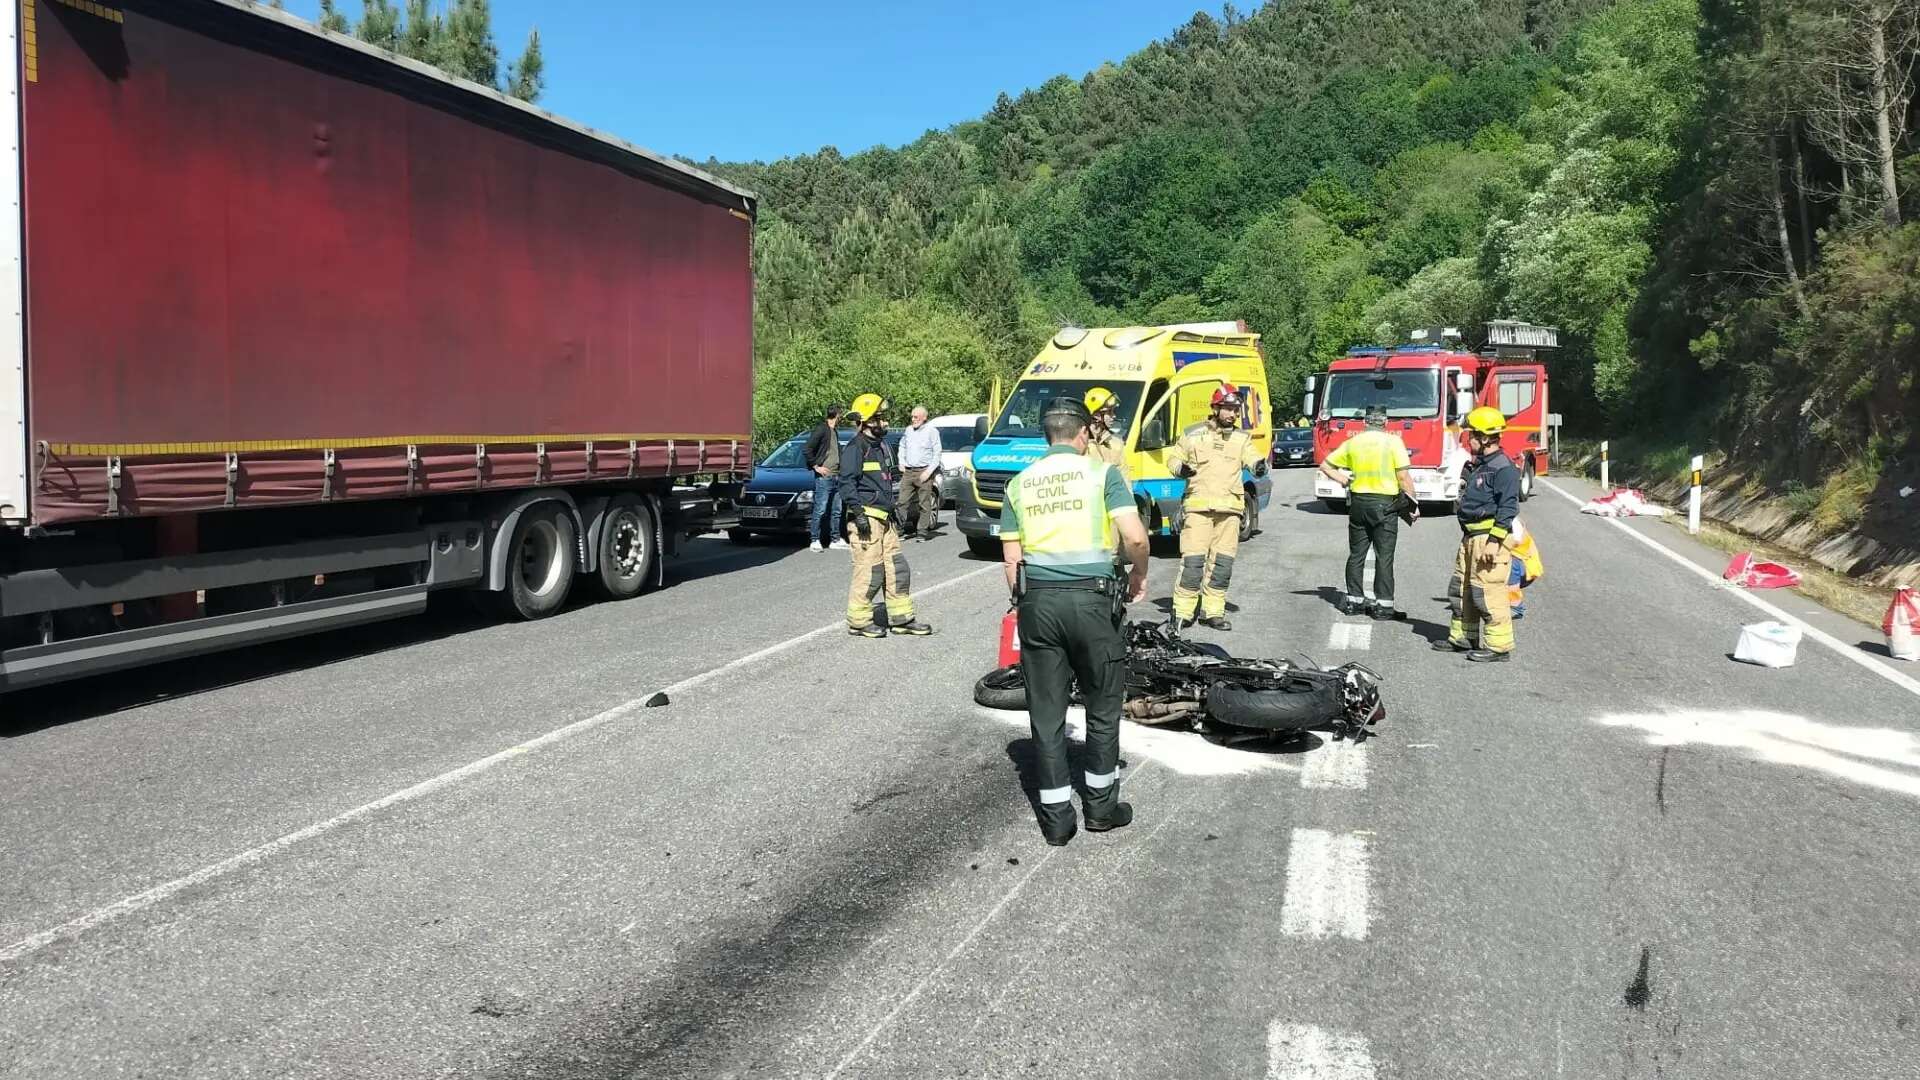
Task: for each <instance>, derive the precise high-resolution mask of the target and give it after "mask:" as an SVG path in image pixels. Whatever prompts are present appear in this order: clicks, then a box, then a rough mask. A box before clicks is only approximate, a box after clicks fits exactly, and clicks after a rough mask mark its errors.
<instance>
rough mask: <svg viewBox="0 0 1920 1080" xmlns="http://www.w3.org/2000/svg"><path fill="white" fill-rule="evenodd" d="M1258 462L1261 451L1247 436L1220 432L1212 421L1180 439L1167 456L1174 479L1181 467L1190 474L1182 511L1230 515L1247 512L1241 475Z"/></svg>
mask: <svg viewBox="0 0 1920 1080" xmlns="http://www.w3.org/2000/svg"><path fill="white" fill-rule="evenodd" d="M1260 462H1261V453H1260V448H1259V447H1257V446H1255V445H1253V436H1252V435H1251V434H1250V433H1248V432H1245V431H1242V430H1240V429H1239V428H1228V429H1226V430H1224V431H1223V430H1221V429H1220V428H1219V427H1218V426H1216V425H1215V424H1213V423H1212V422H1211V421H1209V422H1207V423H1205V424H1200V425H1196V426H1195V427H1194V428H1193V429H1192V430H1191V431H1188V432H1187V433H1186V434H1185V435H1183V436H1181V437H1180V441H1179V442H1177V443H1175V444H1174V445H1173V452H1172V453H1170V454H1168V455H1167V469H1168V470H1169V471H1170V472H1172V473H1173V474H1174V475H1175V476H1179V475H1180V472H1181V466H1182V465H1185V466H1187V467H1188V468H1190V469H1192V470H1193V475H1192V476H1190V477H1188V478H1187V496H1186V499H1185V500H1184V501H1183V503H1182V507H1181V508H1182V509H1183V510H1224V511H1226V512H1227V513H1230V514H1238V513H1242V512H1244V511H1245V509H1246V497H1245V496H1244V495H1243V494H1242V493H1243V492H1244V491H1245V490H1246V489H1245V487H1244V485H1242V484H1241V482H1240V471H1241V470H1242V469H1251V468H1253V467H1254V466H1256V465H1258V464H1260Z"/></svg>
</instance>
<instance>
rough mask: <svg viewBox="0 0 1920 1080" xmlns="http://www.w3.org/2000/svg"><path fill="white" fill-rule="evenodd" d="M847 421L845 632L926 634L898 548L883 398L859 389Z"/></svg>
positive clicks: (843, 454) (843, 469)
mask: <svg viewBox="0 0 1920 1080" xmlns="http://www.w3.org/2000/svg"><path fill="white" fill-rule="evenodd" d="M847 422H848V423H850V424H852V425H854V436H853V438H852V439H850V440H848V442H847V445H846V447H845V448H844V449H842V450H841V451H840V499H841V502H842V503H843V504H844V505H845V507H846V513H847V541H848V542H849V543H851V544H852V545H853V581H852V582H851V583H850V584H848V586H847V633H849V634H852V635H854V636H855V637H864V638H882V637H886V636H887V633H888V631H892V632H893V633H896V634H907V635H910V636H914V637H925V636H926V635H928V634H931V633H933V627H931V626H928V625H927V624H926V623H923V622H921V621H920V620H918V619H916V618H914V617H913V583H912V582H913V578H912V572H911V571H910V570H909V569H908V568H907V558H906V556H905V555H902V554H901V553H900V529H899V526H898V525H896V524H895V522H894V518H895V516H896V513H895V509H894V504H893V460H892V455H891V454H889V453H888V452H887V443H886V435H887V401H886V399H885V398H883V397H881V396H880V395H879V394H861V395H860V396H859V397H857V398H855V399H853V408H852V409H851V410H850V411H849V412H848V413H847ZM882 593H884V594H885V596H886V605H885V606H884V607H882V606H881V602H880V601H881V595H882Z"/></svg>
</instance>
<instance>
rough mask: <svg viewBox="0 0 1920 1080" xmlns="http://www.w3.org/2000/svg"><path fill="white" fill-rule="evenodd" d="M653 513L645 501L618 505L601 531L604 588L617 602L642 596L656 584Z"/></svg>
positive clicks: (601, 577) (600, 553) (601, 581)
mask: <svg viewBox="0 0 1920 1080" xmlns="http://www.w3.org/2000/svg"><path fill="white" fill-rule="evenodd" d="M655 539H656V536H655V533H654V528H653V509H652V508H651V507H649V506H648V505H647V504H646V503H645V502H644V501H641V500H639V499H635V500H633V501H631V502H617V503H615V504H613V506H612V507H610V508H608V510H607V520H606V523H605V524H604V525H603V526H602V527H601V529H600V551H599V557H598V558H597V559H596V560H595V562H596V563H597V564H598V565H599V567H600V588H601V589H602V591H604V592H605V593H606V594H607V595H608V596H609V597H611V598H613V599H615V600H626V599H630V598H632V597H635V596H639V595H640V594H641V593H642V592H643V591H645V590H646V587H647V584H648V582H650V581H652V580H653V574H654V565H653V564H654V560H655V559H658V558H659V557H660V553H659V552H658V551H656V550H654V549H655V546H656V545H655V543H654V541H655Z"/></svg>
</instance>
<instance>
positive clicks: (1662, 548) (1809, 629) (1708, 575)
mask: <svg viewBox="0 0 1920 1080" xmlns="http://www.w3.org/2000/svg"><path fill="white" fill-rule="evenodd" d="M1540 483H1542V484H1544V485H1546V487H1547V488H1548V490H1551V491H1554V492H1558V493H1559V495H1560V497H1561V498H1563V499H1565V500H1567V501H1568V502H1570V503H1572V504H1574V505H1575V506H1581V505H1584V504H1583V503H1582V502H1581V500H1580V499H1579V498H1577V497H1575V496H1574V495H1573V494H1572V493H1571V492H1569V491H1567V490H1566V489H1564V488H1562V487H1561V486H1560V485H1558V484H1555V483H1554V482H1553V481H1551V480H1542V481H1540ZM1600 520H1602V521H1604V522H1606V523H1607V524H1609V525H1612V526H1613V527H1614V528H1616V529H1619V530H1620V531H1621V532H1624V533H1626V534H1627V535H1628V536H1631V537H1633V538H1634V539H1635V540H1638V541H1640V542H1641V543H1643V544H1645V545H1647V546H1648V547H1650V548H1652V549H1653V550H1655V551H1657V552H1659V553H1660V554H1662V555H1665V556H1666V557H1667V558H1669V559H1672V560H1673V561H1674V562H1676V563H1679V564H1680V565H1681V566H1682V567H1685V568H1686V569H1688V570H1691V571H1693V572H1694V573H1695V574H1696V575H1698V576H1700V577H1702V578H1704V579H1706V581H1707V583H1708V584H1711V585H1713V586H1714V587H1715V588H1719V589H1721V590H1722V591H1723V592H1725V593H1727V594H1728V595H1730V596H1737V597H1739V598H1740V599H1742V600H1745V601H1746V602H1747V603H1749V604H1752V605H1753V606H1754V607H1757V608H1759V609H1760V610H1761V611H1764V612H1766V613H1767V614H1769V615H1771V616H1773V617H1774V618H1776V619H1779V620H1780V621H1781V622H1783V623H1786V624H1787V625H1788V626H1796V627H1799V628H1800V632H1801V633H1803V634H1805V635H1806V636H1808V637H1810V638H1812V639H1813V640H1815V641H1817V642H1819V643H1820V644H1822V645H1825V646H1826V647H1827V648H1829V649H1832V650H1833V651H1834V652H1837V653H1839V654H1840V655H1841V656H1844V657H1846V658H1847V659H1848V660H1851V661H1853V662H1854V663H1856V664H1859V665H1860V666H1861V667H1863V668H1866V669H1867V670H1868V671H1871V672H1873V673H1874V674H1875V675H1878V676H1880V677H1881V678H1883V679H1885V680H1887V681H1888V682H1890V683H1892V684H1894V685H1895V686H1898V687H1900V688H1901V689H1903V690H1906V691H1907V692H1908V693H1912V694H1920V679H1915V678H1913V677H1912V676H1910V675H1905V674H1902V673H1901V672H1898V671H1895V670H1893V669H1892V668H1890V667H1887V666H1886V665H1885V664H1882V663H1880V662H1879V661H1878V660H1875V659H1873V658H1872V657H1871V656H1868V655H1867V654H1866V653H1863V652H1861V651H1860V650H1859V649H1856V648H1854V647H1853V646H1851V645H1849V644H1847V643H1846V642H1844V641H1841V640H1840V639H1839V638H1837V637H1834V636H1833V635H1832V634H1829V633H1827V632H1826V631H1825V630H1822V629H1820V628H1819V627H1817V626H1812V625H1810V624H1808V623H1807V622H1806V620H1804V619H1801V618H1798V617H1797V616H1794V615H1790V614H1788V613H1787V612H1786V611H1784V610H1782V609H1780V608H1779V607H1776V606H1775V605H1773V604H1769V603H1768V602H1766V601H1765V600H1762V599H1760V598H1759V597H1757V596H1755V595H1753V594H1752V593H1750V592H1747V591H1746V590H1745V589H1728V588H1725V582H1723V581H1721V580H1720V579H1719V578H1718V577H1716V576H1714V573H1713V571H1711V570H1708V569H1706V568H1705V567H1703V566H1700V565H1699V564H1697V563H1695V562H1694V561H1693V560H1691V559H1689V558H1687V557H1686V556H1685V555H1682V554H1680V553H1679V552H1677V551H1674V550H1672V549H1670V548H1668V547H1667V546H1666V545H1665V544H1662V543H1661V542H1660V541H1658V540H1655V539H1654V538H1653V537H1651V536H1647V535H1646V534H1644V533H1642V532H1640V531H1639V530H1637V529H1633V528H1630V527H1629V526H1628V525H1627V523H1626V522H1624V521H1621V520H1619V519H1618V518H1601V519H1600Z"/></svg>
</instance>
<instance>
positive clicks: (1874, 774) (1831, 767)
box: [1599, 709, 1920, 799]
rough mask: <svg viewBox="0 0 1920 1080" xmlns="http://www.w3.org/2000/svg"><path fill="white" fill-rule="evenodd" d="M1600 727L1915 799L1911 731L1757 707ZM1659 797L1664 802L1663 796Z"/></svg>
mask: <svg viewBox="0 0 1920 1080" xmlns="http://www.w3.org/2000/svg"><path fill="white" fill-rule="evenodd" d="M1599 723H1600V724H1601V725H1602V726H1605V727H1617V728H1638V729H1640V730H1641V731H1644V732H1646V733H1647V742H1648V743H1650V744H1652V745H1654V746H1668V747H1671V746H1687V745H1699V746H1723V747H1727V748H1729V749H1734V750H1745V751H1747V752H1749V753H1751V754H1752V755H1753V756H1754V757H1756V758H1758V759H1759V760H1761V761H1766V762H1771V763H1772V764H1775V765H1789V766H1793V767H1795V768H1801V769H1813V770H1815V771H1817V772H1823V773H1826V774H1827V775H1829V776H1834V777H1838V778H1839V779H1842V780H1849V781H1852V782H1853V783H1856V784H1865V785H1867V786H1868V787H1876V788H1880V789H1881V790H1883V791H1892V792H1896V793H1898V794H1901V795H1906V796H1909V797H1911V798H1916V799H1920V736H1915V735H1914V734H1913V733H1912V732H1907V731H1893V730H1890V729H1888V728H1856V727H1843V726H1841V725H1838V724H1822V723H1819V722H1817V721H1814V720H1809V719H1807V718H1806V717H1804V716H1793V715H1790V714H1787V713H1776V712H1765V711H1762V710H1758V709H1744V710H1735V711H1727V712H1709V711H1697V710H1682V711H1676V712H1665V713H1623V714H1615V715H1610V716H1602V717H1600V718H1599ZM1862 759H1867V760H1862ZM1871 762H1880V763H1882V764H1872V763H1871ZM1885 766H1894V767H1892V768H1888V767H1885ZM1662 775H1663V776H1664V775H1665V774H1664V771H1663V773H1662ZM1661 797H1662V798H1663V799H1664V797H1665V792H1664V791H1662V792H1661Z"/></svg>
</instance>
